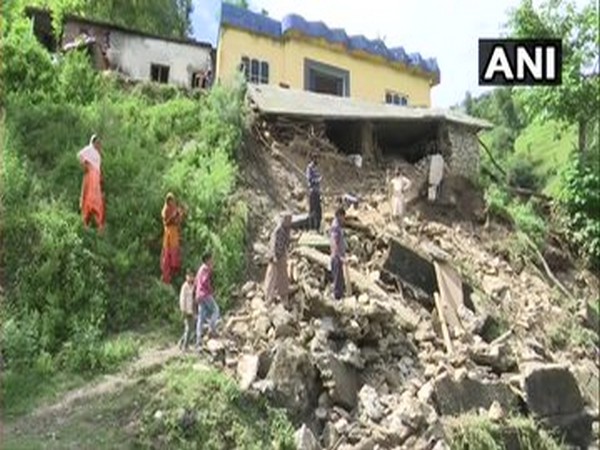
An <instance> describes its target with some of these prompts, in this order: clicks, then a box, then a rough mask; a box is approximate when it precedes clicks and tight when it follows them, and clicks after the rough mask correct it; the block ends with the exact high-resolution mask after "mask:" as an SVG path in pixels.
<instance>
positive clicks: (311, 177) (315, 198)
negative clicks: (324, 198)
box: [306, 152, 322, 230]
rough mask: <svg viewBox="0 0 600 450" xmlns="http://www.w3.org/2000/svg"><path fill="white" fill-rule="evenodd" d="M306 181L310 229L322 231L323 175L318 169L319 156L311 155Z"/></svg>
mask: <svg viewBox="0 0 600 450" xmlns="http://www.w3.org/2000/svg"><path fill="white" fill-rule="evenodd" d="M306 180H307V181H308V214H309V220H310V228H311V229H314V230H320V229H321V216H322V212H321V175H320V174H319V169H318V167H317V154H316V153H314V152H313V153H311V155H310V162H309V163H308V166H307V167H306Z"/></svg>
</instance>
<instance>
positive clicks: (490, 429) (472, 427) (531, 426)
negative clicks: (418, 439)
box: [449, 415, 562, 450]
mask: <svg viewBox="0 0 600 450" xmlns="http://www.w3.org/2000/svg"><path fill="white" fill-rule="evenodd" d="M449 431H450V440H451V444H450V448H451V449H452V450H505V449H506V448H515V445H516V444H519V448H521V449H523V450H561V449H562V446H561V445H560V444H558V443H557V442H556V441H555V440H554V439H553V438H552V437H551V436H550V435H548V434H547V433H546V432H545V431H543V430H540V429H538V428H537V427H536V424H535V422H534V421H533V420H532V419H527V418H522V417H510V418H508V419H507V420H506V421H503V422H502V423H494V422H491V421H490V420H488V419H487V418H485V417H483V416H471V415H466V416H462V417H459V418H457V419H455V420H454V421H453V422H452V423H451V424H450V427H449ZM511 442H512V443H513V445H510V443H511Z"/></svg>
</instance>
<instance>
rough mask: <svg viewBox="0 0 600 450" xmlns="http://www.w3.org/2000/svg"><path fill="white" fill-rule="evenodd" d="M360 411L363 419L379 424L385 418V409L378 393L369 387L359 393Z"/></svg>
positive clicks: (365, 386) (363, 388)
mask: <svg viewBox="0 0 600 450" xmlns="http://www.w3.org/2000/svg"><path fill="white" fill-rule="evenodd" d="M358 400H359V403H358V410H359V414H360V415H361V417H364V418H367V419H370V420H373V421H374V422H379V421H380V420H381V418H382V417H383V413H384V409H383V406H382V405H381V402H380V401H379V396H378V395H377V391H376V390H375V389H374V388H373V387H372V386H369V385H364V386H363V387H362V388H361V390H360V392H359V393H358Z"/></svg>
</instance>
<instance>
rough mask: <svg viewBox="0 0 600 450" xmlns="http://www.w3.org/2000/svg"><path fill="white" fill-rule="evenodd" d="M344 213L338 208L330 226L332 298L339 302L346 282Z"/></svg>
mask: <svg viewBox="0 0 600 450" xmlns="http://www.w3.org/2000/svg"><path fill="white" fill-rule="evenodd" d="M345 218H346V211H345V210H344V208H343V207H339V208H338V209H337V210H336V211H335V218H334V219H333V223H332V225H331V230H330V236H331V276H332V278H333V298H334V299H336V300H340V299H341V298H342V297H343V296H344V291H345V289H346V282H345V280H344V264H345V261H344V258H345V257H346V240H345V238H344V228H343V226H344V219H345Z"/></svg>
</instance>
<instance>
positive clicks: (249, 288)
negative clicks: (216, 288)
mask: <svg viewBox="0 0 600 450" xmlns="http://www.w3.org/2000/svg"><path fill="white" fill-rule="evenodd" d="M255 286H256V285H255V284H254V282H253V281H248V282H246V283H245V284H244V285H243V286H242V290H241V291H240V292H241V293H242V295H243V296H247V295H248V294H249V293H250V292H252V290H253V289H254V288H255Z"/></svg>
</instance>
